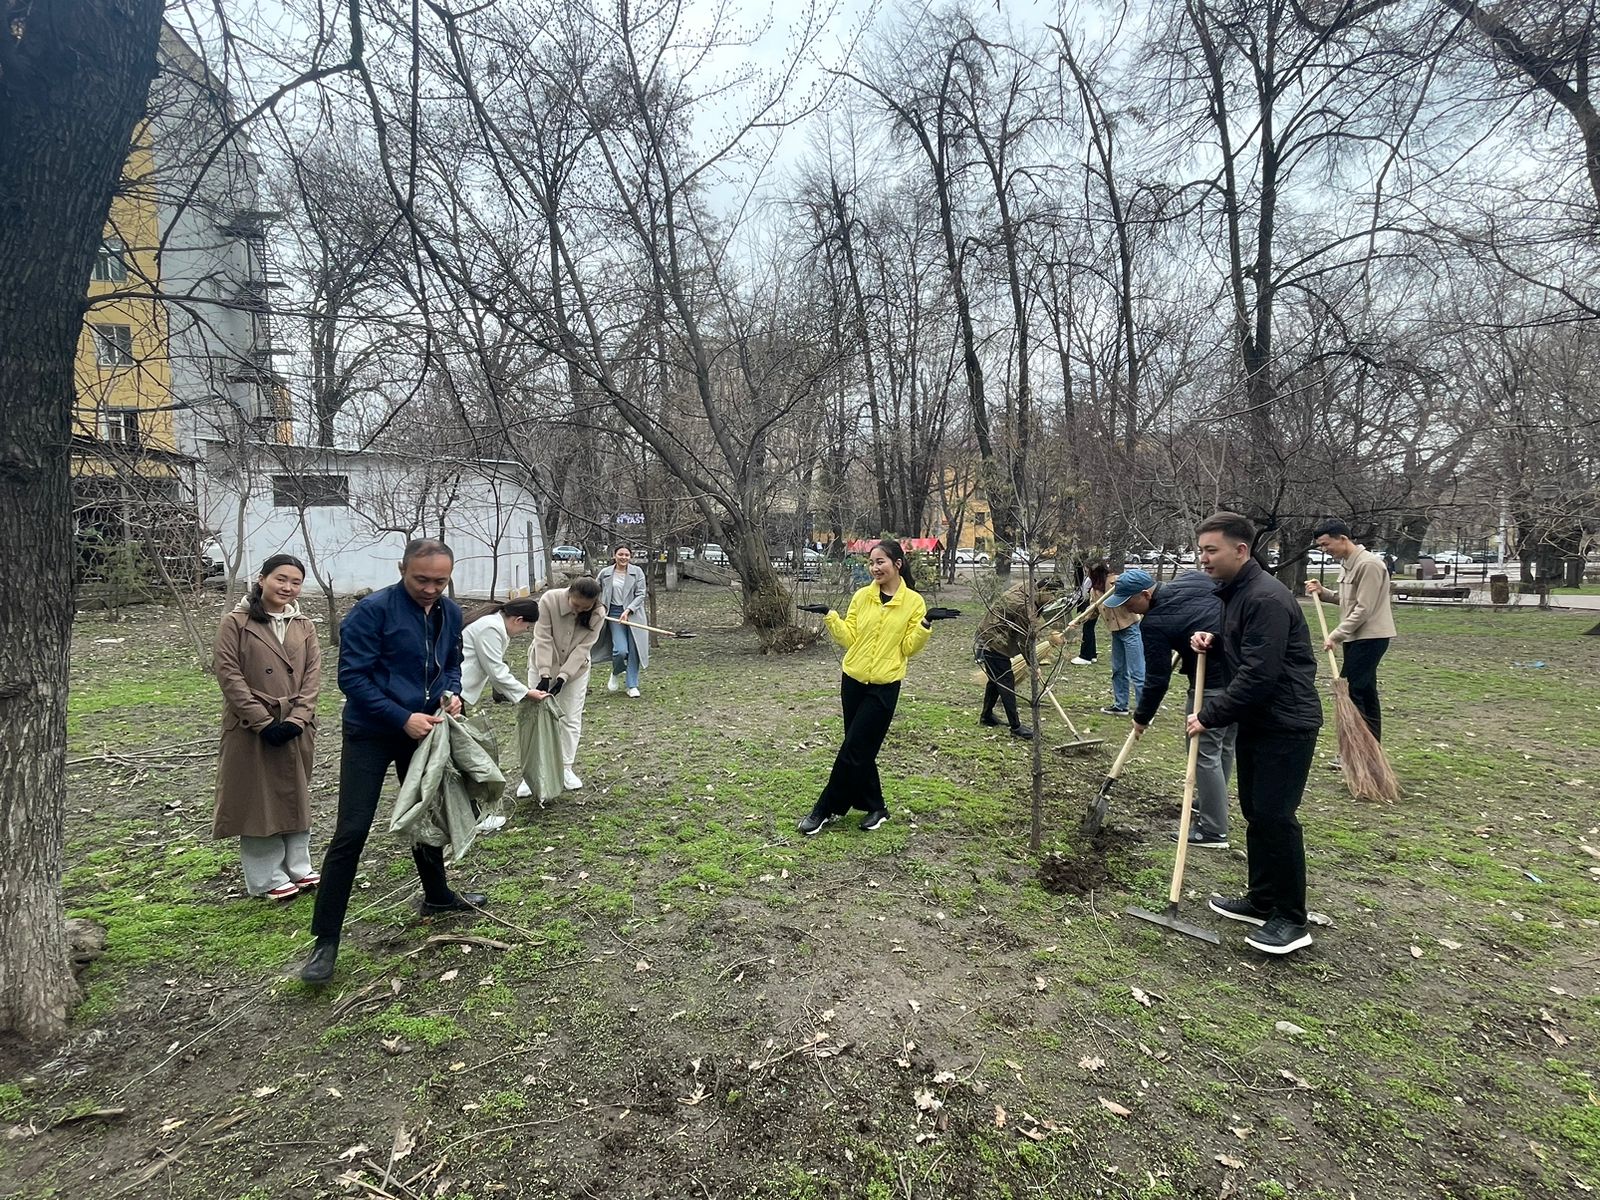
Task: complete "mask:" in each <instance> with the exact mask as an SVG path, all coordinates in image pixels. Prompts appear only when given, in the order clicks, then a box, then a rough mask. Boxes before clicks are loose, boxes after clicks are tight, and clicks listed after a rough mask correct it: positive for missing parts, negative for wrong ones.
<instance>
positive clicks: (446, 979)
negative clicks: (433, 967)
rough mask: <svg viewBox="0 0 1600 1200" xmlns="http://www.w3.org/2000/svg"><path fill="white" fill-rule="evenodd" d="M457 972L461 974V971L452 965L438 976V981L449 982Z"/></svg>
mask: <svg viewBox="0 0 1600 1200" xmlns="http://www.w3.org/2000/svg"><path fill="white" fill-rule="evenodd" d="M459 974H461V972H460V971H458V970H456V969H455V968H453V967H452V968H451V969H450V970H448V971H446V972H445V973H444V974H443V975H441V976H439V982H440V983H449V982H450V981H451V980H452V979H454V978H455V977H456V976H457V975H459Z"/></svg>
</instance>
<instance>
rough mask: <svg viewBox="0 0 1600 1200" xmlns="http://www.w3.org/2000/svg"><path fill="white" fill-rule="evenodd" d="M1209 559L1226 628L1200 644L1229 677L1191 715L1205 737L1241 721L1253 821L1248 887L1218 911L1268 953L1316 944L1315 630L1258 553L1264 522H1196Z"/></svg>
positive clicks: (1241, 758)
mask: <svg viewBox="0 0 1600 1200" xmlns="http://www.w3.org/2000/svg"><path fill="white" fill-rule="evenodd" d="M1197 534H1198V536H1197V541H1198V544H1199V547H1200V565H1201V567H1202V568H1203V569H1204V570H1205V572H1206V574H1207V575H1210V576H1211V577H1212V578H1213V579H1215V580H1216V581H1217V595H1218V597H1219V598H1220V599H1221V600H1222V631H1221V633H1220V634H1219V635H1212V634H1209V633H1197V634H1195V635H1194V638H1193V646H1194V648H1195V649H1196V650H1206V651H1208V652H1209V653H1210V654H1211V655H1212V656H1213V657H1219V658H1221V659H1222V661H1223V664H1224V666H1225V668H1226V670H1227V673H1228V685H1227V687H1226V688H1225V689H1223V690H1222V691H1221V692H1212V691H1211V690H1210V689H1209V688H1208V689H1206V701H1205V704H1204V705H1202V706H1201V709H1200V711H1199V712H1198V713H1196V714H1194V715H1193V716H1191V717H1190V718H1189V735H1190V736H1191V737H1198V736H1200V735H1201V734H1202V733H1204V732H1205V731H1206V730H1208V729H1220V728H1221V727H1222V726H1224V725H1229V724H1236V725H1238V727H1239V740H1238V758H1237V766H1238V784H1239V809H1240V811H1241V812H1242V813H1243V814H1244V819H1245V823H1246V825H1247V827H1248V833H1247V853H1248V858H1249V875H1250V886H1249V890H1248V891H1247V892H1246V893H1245V894H1244V895H1243V896H1242V897H1240V898H1238V899H1227V898H1225V897H1222V896H1212V897H1211V901H1210V907H1211V911H1212V912H1215V913H1217V914H1219V915H1221V916H1224V917H1228V918H1230V919H1232V920H1235V921H1243V922H1244V923H1245V924H1247V925H1254V926H1255V927H1256V928H1255V929H1254V931H1252V932H1251V933H1250V934H1249V935H1248V936H1247V937H1246V938H1245V941H1246V942H1247V943H1248V944H1249V945H1251V946H1253V947H1255V948H1256V949H1257V950H1260V951H1262V952H1263V953H1265V954H1290V953H1293V952H1294V951H1296V950H1300V949H1303V948H1304V947H1306V946H1309V945H1311V934H1310V932H1309V931H1308V930H1307V929H1306V852H1305V842H1304V839H1303V838H1302V836H1301V832H1300V821H1299V819H1298V818H1297V817H1296V816H1295V811H1296V810H1297V809H1298V808H1299V807H1300V800H1301V797H1302V796H1303V795H1304V793H1305V788H1306V779H1307V777H1308V776H1309V775H1310V773H1311V760H1312V756H1313V754H1314V753H1315V752H1316V748H1317V730H1319V729H1320V728H1322V698H1321V696H1320V695H1318V693H1317V659H1316V655H1315V653H1313V651H1312V649H1311V631H1310V630H1309V629H1308V628H1307V627H1306V618H1305V614H1304V613H1302V612H1301V611H1300V605H1299V604H1298V603H1296V601H1295V598H1294V596H1293V595H1292V594H1291V593H1290V591H1289V589H1288V588H1286V587H1284V585H1283V584H1281V583H1279V582H1278V581H1277V580H1276V579H1274V578H1273V577H1272V576H1271V575H1268V574H1267V573H1266V572H1265V571H1263V570H1262V569H1261V564H1260V563H1258V562H1257V561H1256V560H1255V559H1254V558H1252V557H1251V556H1250V547H1251V544H1252V543H1253V542H1254V541H1255V529H1254V528H1253V527H1252V526H1251V524H1250V522H1249V521H1248V520H1247V519H1246V518H1244V517H1242V516H1240V515H1239V514H1238V513H1231V512H1219V513H1216V514H1215V515H1213V516H1211V517H1208V518H1206V520H1205V521H1204V522H1202V523H1201V525H1200V528H1199V530H1198V531H1197Z"/></svg>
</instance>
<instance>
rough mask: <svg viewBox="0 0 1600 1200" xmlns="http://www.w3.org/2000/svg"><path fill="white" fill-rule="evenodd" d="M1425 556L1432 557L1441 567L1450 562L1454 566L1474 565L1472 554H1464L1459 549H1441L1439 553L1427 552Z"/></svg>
mask: <svg viewBox="0 0 1600 1200" xmlns="http://www.w3.org/2000/svg"><path fill="white" fill-rule="evenodd" d="M1423 557H1424V558H1431V559H1433V561H1434V562H1436V563H1438V564H1439V565H1440V566H1441V567H1442V566H1444V565H1445V564H1446V563H1448V564H1449V565H1450V566H1452V567H1466V566H1471V565H1472V555H1470V554H1463V553H1462V552H1461V551H1459V550H1441V551H1439V553H1437V554H1426V555H1424V556H1423Z"/></svg>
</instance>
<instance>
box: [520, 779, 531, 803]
mask: <svg viewBox="0 0 1600 1200" xmlns="http://www.w3.org/2000/svg"><path fill="white" fill-rule="evenodd" d="M531 795H533V789H532V788H531V787H529V786H528V781H527V780H526V779H524V780H523V781H522V782H521V783H519V784H517V799H518V800H526V799H527V798H528V797H529V796H531Z"/></svg>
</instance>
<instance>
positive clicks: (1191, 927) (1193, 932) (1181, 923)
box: [1123, 904, 1222, 946]
mask: <svg viewBox="0 0 1600 1200" xmlns="http://www.w3.org/2000/svg"><path fill="white" fill-rule="evenodd" d="M1123 911H1124V912H1126V913H1127V914H1128V915H1129V916H1130V917H1138V918H1139V919H1140V920H1141V921H1149V922H1150V924H1152V925H1159V926H1161V928H1163V929H1170V930H1172V932H1173V933H1181V934H1185V935H1187V936H1188V937H1192V938H1199V939H1200V940H1201V941H1202V942H1210V943H1211V944H1212V945H1213V946H1220V945H1222V939H1221V938H1219V937H1218V936H1217V935H1216V934H1215V933H1213V932H1212V931H1211V930H1209V929H1206V928H1204V927H1202V926H1200V925H1195V924H1192V923H1191V922H1189V921H1185V920H1184V919H1183V918H1182V917H1180V916H1179V915H1178V906H1177V905H1176V904H1169V905H1167V906H1166V908H1164V909H1162V910H1161V911H1160V912H1158V913H1153V912H1150V911H1148V910H1147V909H1143V908H1127V909H1124V910H1123Z"/></svg>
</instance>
